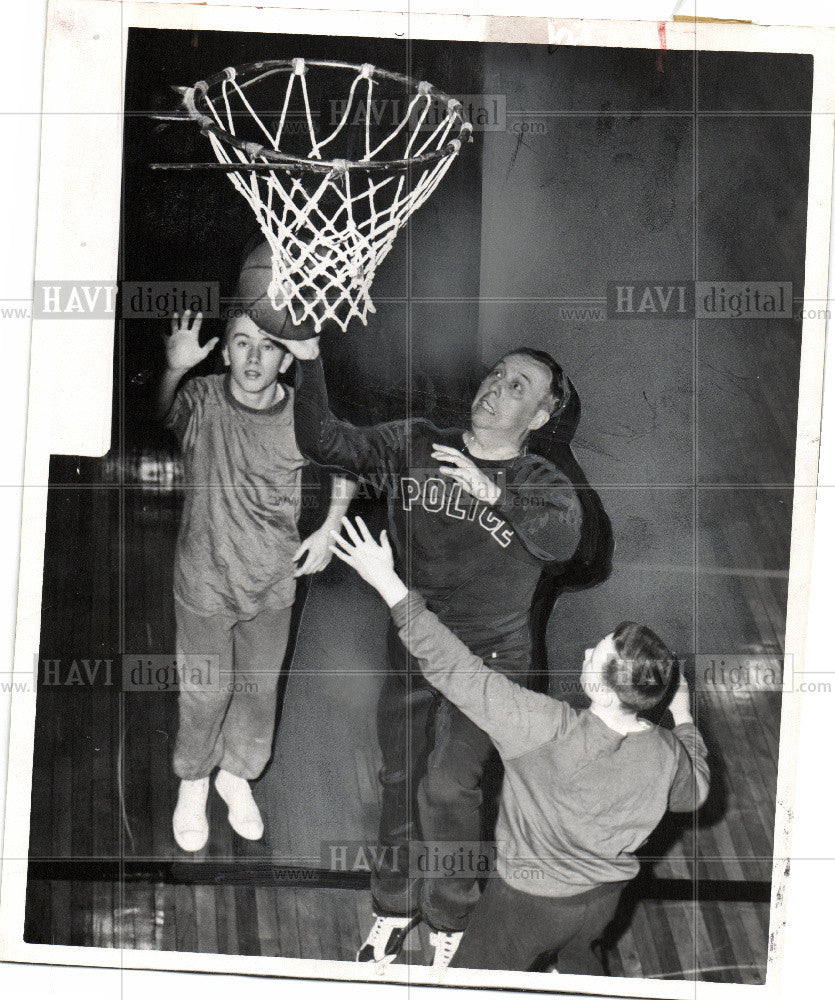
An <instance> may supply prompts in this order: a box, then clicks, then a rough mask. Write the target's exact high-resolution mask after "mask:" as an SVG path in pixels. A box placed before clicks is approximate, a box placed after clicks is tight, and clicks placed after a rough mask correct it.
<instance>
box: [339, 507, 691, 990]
mask: <svg viewBox="0 0 835 1000" xmlns="http://www.w3.org/2000/svg"><path fill="white" fill-rule="evenodd" d="M343 526H344V530H345V534H346V535H347V538H345V537H343V536H341V535H338V534H337V533H336V532H334V535H333V539H334V544H333V547H332V551H333V552H334V553H335V554H336V555H337V556H339V558H340V559H342V560H343V561H344V562H346V563H348V565H349V566H352V567H353V568H354V569H356V571H357V572H358V573H359V574H360V576H361V577H362V578H363V579H364V580H366V581H367V582H368V583H370V584H371V585H372V586H373V587H374V588H375V589H376V590H377V591H378V592H379V594H380V595H381V596H382V598H383V600H384V601H385V602H386V604H387V605H388V606H389V608H390V609H391V614H392V619H393V621H394V623H395V626H396V627H397V629H398V630H399V635H400V638H401V639H402V641H403V642H404V643H405V645H406V646H407V647H408V649H409V651H410V653H411V654H412V655H413V656H414V657H416V658H417V660H418V662H419V663H420V669H421V671H422V672H423V674H424V676H425V677H426V679H427V680H428V681H429V682H430V683H431V684H432V685H433V686H434V687H436V688H437V689H438V690H439V691H441V692H443V694H444V695H445V696H446V697H447V698H449V700H450V701H452V702H454V704H456V705H457V706H458V708H459V709H461V711H462V712H464V713H465V714H466V715H467V716H468V717H469V718H471V719H472V720H473V722H474V723H475V724H476V725H478V726H479V727H480V728H482V729H483V730H484V731H485V732H487V733H489V735H490V737H491V739H492V740H493V742H494V743H495V745H496V747H497V748H498V750H499V753H500V754H501V757H502V761H503V763H504V768H505V777H504V786H503V790H502V796H501V802H500V811H499V818H498V822H497V825H496V843H497V862H498V863H497V874H498V876H499V877H497V878H493V879H490V880H488V884H487V889H486V891H485V892H484V895H483V896H482V897H481V899H480V901H479V903H478V905H477V906H476V907H475V910H474V912H473V915H472V917H471V919H470V922H469V924H468V926H467V929H466V931H465V932H464V936H463V940H462V941H461V944H460V946H459V948H458V951H457V953H456V955H455V957H454V958H453V960H452V962H451V965H453V966H456V967H459V968H470V969H505V970H527V969H530V968H531V966H532V965H533V964H534V963H535V962H536V961H537V959H539V958H540V957H541V956H546V955H547V956H549V957H550V958H552V959H553V958H555V959H556V964H557V968H558V970H559V971H560V972H566V973H575V974H580V975H583V974H585V975H601V974H603V966H602V963H601V961H600V958H599V957H598V955H597V954H596V953H595V951H594V949H593V946H594V945H595V943H596V942H597V941H598V940H599V939H600V937H601V935H602V933H603V931H604V930H605V928H606V925H607V924H608V923H609V922H610V921H611V919H612V917H613V915H614V912H615V908H616V907H617V903H618V900H619V898H620V895H621V892H622V891H623V889H624V887H625V886H626V885H627V883H628V882H629V881H630V880H631V879H632V878H634V876H635V875H636V874H637V873H638V867H639V865H638V861H637V859H636V858H635V856H634V852H635V851H636V850H637V849H638V848H639V847H640V846H641V845H642V844H643V843H644V841H645V840H646V839H647V837H648V836H649V835H650V833H651V832H652V831H653V830H654V829H655V827H656V826H657V825H658V823H659V822H660V820H661V818H662V817H663V816H664V813H665V812H666V811H667V810H668V809H670V810H673V811H675V812H687V811H690V810H694V809H697V808H698V807H699V806H700V805H701V804H702V803H703V802H704V800H705V798H706V797H707V792H708V787H709V781H710V776H709V771H708V766H707V762H706V756H707V751H706V749H705V745H704V742H703V741H702V738H701V736H700V735H699V732H698V730H697V729H696V727H695V726H694V724H693V718H692V716H691V714H690V701H689V691H688V686H687V682H686V680H685V678H684V676H683V675H682V674H681V673H680V672H679V679H678V687H677V690H676V692H675V695H674V696H673V698H672V701H671V702H670V706H669V707H670V712H671V714H672V717H673V722H674V723H675V728H674V729H673V730H672V731H670V730H667V729H663V728H661V727H660V726H656V725H653V724H652V723H650V722H648V721H646V720H644V719H641V718H640V715H639V713H641V712H645V711H648V710H650V709H652V708H654V707H655V706H657V705H658V704H660V703H661V702H662V701H663V700H664V698H665V697H666V695H667V694H668V690H669V688H670V686H671V684H672V683H673V678H674V674H675V673H676V664H675V659H674V657H673V656H672V655H671V653H670V651H669V650H668V649H667V647H666V646H665V645H664V643H663V642H662V641H661V640H660V639H659V638H658V636H656V635H655V633H654V632H652V631H651V630H650V629H649V628H647V627H646V626H643V625H636V624H634V623H631V622H624V623H623V624H621V625H619V626H618V627H617V628H616V629H615V631H614V632H612V633H610V634H609V635H607V636H606V637H605V638H603V639H601V641H600V642H599V643H598V644H597V645H596V646H595V647H594V648H593V649H588V650H586V656H585V659H584V661H583V670H582V674H581V684H582V687H583V690H584V692H585V693H586V695H587V696H588V698H589V701H590V702H591V707H590V708H588V709H585V710H583V711H576V710H574V709H572V708H569V707H568V705H566V704H565V703H564V702H561V701H558V700H556V699H555V698H552V697H550V696H549V695H545V694H536V693H534V692H532V691H529V690H527V689H526V688H524V687H522V686H521V685H519V684H516V683H514V682H513V681H512V680H510V679H508V678H507V677H505V676H503V675H502V674H500V673H497V672H496V671H494V670H491V669H489V668H488V667H487V665H485V663H484V661H483V660H481V659H480V658H479V657H477V656H474V655H473V654H472V653H471V652H470V651H469V650H468V649H467V647H466V646H465V645H464V644H463V643H462V642H461V641H460V640H459V639H457V638H456V637H455V636H454V635H453V633H452V632H450V631H449V629H447V628H446V627H445V626H444V625H443V624H442V623H441V622H440V621H439V620H438V618H437V617H436V616H435V615H434V614H432V612H431V611H429V610H427V607H426V604H425V602H424V600H423V598H422V597H421V596H420V595H419V594H417V593H416V592H414V591H409V590H408V589H407V587H406V585H405V584H404V583H403V582H402V580H401V579H400V578H399V577H398V576H397V574H396V573H395V570H394V561H393V557H392V551H391V547H390V545H389V543H388V539H387V537H386V536H385V532H384V533H383V535H381V538H380V544H379V545H378V544H377V543H376V542H375V541H374V539H373V538H372V537H371V535H370V533H369V531H368V529H367V527H366V525H365V524H364V523H363V521H362V520H361V519H360V518H357V520H356V527H354V526H353V525H352V524H351V522H350V521H349V520H348V519H347V518H343Z"/></svg>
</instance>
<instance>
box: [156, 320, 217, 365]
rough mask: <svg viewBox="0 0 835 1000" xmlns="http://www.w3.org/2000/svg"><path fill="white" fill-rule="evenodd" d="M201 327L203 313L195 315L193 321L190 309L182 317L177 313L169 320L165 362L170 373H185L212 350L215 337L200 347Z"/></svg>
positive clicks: (215, 341) (214, 344)
mask: <svg viewBox="0 0 835 1000" xmlns="http://www.w3.org/2000/svg"><path fill="white" fill-rule="evenodd" d="M202 325H203V313H200V312H199V313H195V315H194V319H193V320H192V318H191V310H190V309H186V311H185V312H184V313H183V315H182V317H180V314H179V313H174V315H173V317H172V318H171V333H170V334H169V335H168V336H167V337H166V338H165V361H166V364H167V366H168V367H169V368H170V369H171V371H175V372H187V371H188V370H189V369H190V368H194V366H195V365H199V364H200V362H201V361H202V360H203V359H204V358H207V357H208V356H209V355H210V354H211V352H212V351H213V350H214V348H215V346H216V344H217V342H218V338H217V337H212V339H211V340H210V341H208V343H206V344H204V345H203V346H202V347H201V346H200V327H201V326H202Z"/></svg>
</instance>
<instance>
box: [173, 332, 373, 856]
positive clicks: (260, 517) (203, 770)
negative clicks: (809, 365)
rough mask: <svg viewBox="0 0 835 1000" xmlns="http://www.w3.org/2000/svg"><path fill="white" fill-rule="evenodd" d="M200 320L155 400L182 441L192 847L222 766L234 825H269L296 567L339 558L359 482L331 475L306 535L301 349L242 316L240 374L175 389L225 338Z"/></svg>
mask: <svg viewBox="0 0 835 1000" xmlns="http://www.w3.org/2000/svg"><path fill="white" fill-rule="evenodd" d="M201 323H202V316H201V314H200V313H197V315H196V316H195V317H194V318H193V319H192V317H191V315H190V313H189V312H185V313H184V314H183V316H182V318H180V317H179V316H177V314H175V316H174V319H173V320H172V323H171V334H170V336H169V337H168V338H167V341H166V362H167V364H166V369H165V372H164V373H163V375H162V379H161V381H160V386H159V394H158V400H157V415H158V417H159V419H161V420H163V421H164V423H165V426H167V427H169V428H170V429H171V430H172V431H173V432H174V433H175V434H176V436H177V438H178V440H179V442H180V446H181V448H182V452H183V461H184V465H185V481H186V497H185V505H184V508H183V515H182V522H181V524H180V532H179V536H178V538H177V550H176V555H175V565H174V600H175V613H176V624H177V656H178V660H179V663H180V667H181V670H180V694H179V729H178V732H177V739H176V743H175V746H174V756H173V767H174V772H175V773H176V774H177V775H178V777H179V778H180V779H181V780H180V789H179V795H178V798H177V806H176V808H175V810H174V817H173V827H174V838H175V840H176V841H177V843H178V844H179V846H180V847H181V848H182V849H183V850H184V851H199V850H201V849H202V848H203V847H204V846H205V844H206V841H207V840H208V836H209V824H208V820H207V818H206V800H207V796H208V792H209V776H210V775H211V773H212V771H213V770H214V769H215V768H219V771H218V773H217V777H216V778H215V788H216V789H217V791H218V794H219V795H220V796H221V798H222V799H223V800H224V801H225V802H226V804H227V805H228V807H229V823H230V825H231V826H232V828H233V829H234V830H235V831H236V832H237V833H238V834H239V835H240V836H241V837H245V838H246V839H248V840H258V839H259V838H260V837H261V835H262V834H263V831H264V824H263V821H262V819H261V814H260V811H259V809H258V806H257V805H256V803H255V800H254V799H253V797H252V791H251V789H250V786H249V781H250V780H252V779H254V778H257V777H258V776H259V775H260V774H261V772H262V771H263V770H264V767H265V766H266V764H267V761H268V760H269V758H270V754H271V752H272V740H273V728H274V725H275V710H276V694H277V685H278V678H279V671H280V669H281V663H282V660H283V659H284V653H285V650H286V647H287V638H288V632H289V628H290V611H291V608H292V605H293V600H294V598H295V592H296V578H298V577H300V576H302V575H304V574H309V573H317V572H319V570H321V569H324V567H325V566H326V565H327V564H328V562H329V561H330V558H331V556H330V552H329V551H328V542H329V532H330V530H331V528H333V527H334V526H338V524H339V522H340V518H341V517H342V515H343V514H344V513H345V511H346V510H347V508H348V504H349V502H350V498H351V496H352V495H353V491H354V486H353V483H351V482H350V481H348V480H346V479H343V478H342V477H334V479H333V483H332V495H331V501H330V509H329V511H328V514H327V518H326V520H325V523H324V524H323V525H322V526H321V527H320V528H319V529H318V530H317V531H314V532H313V533H312V534H311V535H309V536H308V537H307V538H306V539H305V541H304V542H301V543H300V539H299V533H298V529H297V527H296V523H297V520H298V517H299V513H300V508H301V470H302V467H303V466H304V465H305V464H306V459H305V458H304V457H303V456H302V454H301V452H300V451H299V449H298V447H297V445H296V438H295V434H294V430H293V390H292V389H289V388H286V387H285V386H283V385H282V384H281V383H280V382H279V381H278V380H277V379H278V375H279V374H280V373H281V372H283V371H286V369H287V368H288V367H289V365H290V363H291V362H292V360H293V357H292V355H291V354H288V353H287V352H286V351H285V350H284V349H283V348H282V347H281V346H280V345H279V344H278V343H277V342H276V340H275V338H274V337H273V336H272V335H271V334H269V333H267V332H265V331H264V330H262V329H261V328H259V327H258V326H257V325H256V323H255V322H254V321H253V320H252V319H251V318H250V316H249V315H247V314H246V313H243V314H242V315H240V316H238V317H236V318H234V319H232V320H230V321H229V323H228V324H227V327H226V330H225V333H224V342H223V348H222V353H223V360H224V362H225V363H226V365H227V366H228V368H229V371H228V372H227V373H226V374H225V375H208V376H203V377H196V378H192V379H190V380H189V381H187V382H186V383H185V384H184V385H182V386H181V387H180V388H179V390H178V386H179V385H180V382H181V381H182V379H183V378H184V376H185V375H186V373H187V372H188V371H189V370H190V369H191V368H193V367H194V366H195V365H196V364H198V363H199V362H201V361H202V360H203V359H204V358H205V357H207V356H208V354H209V353H210V352H211V351H212V349H213V348H214V347H215V345H216V344H217V342H218V338H216V337H215V338H213V339H211V340H210V341H209V342H208V343H207V344H205V345H204V346H202V347H201V346H200V341H199V333H200V326H201ZM303 557H304V561H303V562H301V563H300V562H299V560H301V559H302V558H303ZM209 658H216V659H215V660H211V659H209ZM212 663H213V664H214V666H211V664H212Z"/></svg>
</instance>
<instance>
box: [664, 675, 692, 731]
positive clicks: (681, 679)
mask: <svg viewBox="0 0 835 1000" xmlns="http://www.w3.org/2000/svg"><path fill="white" fill-rule="evenodd" d="M670 715H672V717H673V723H674V724H675V725H677V726H681V725H683V724H684V723H685V722H692V721H693V716H692V714H691V712H690V685H689V684H688V683H687V678H686V677H685V676H684V671H683V670H682V669H681V667H679V670H678V688H677V689H676V693H675V694H674V695H673V697H672V699H671V700H670Z"/></svg>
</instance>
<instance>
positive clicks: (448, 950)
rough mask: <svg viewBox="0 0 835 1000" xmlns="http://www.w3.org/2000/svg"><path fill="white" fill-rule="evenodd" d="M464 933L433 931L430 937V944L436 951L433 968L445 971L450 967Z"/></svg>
mask: <svg viewBox="0 0 835 1000" xmlns="http://www.w3.org/2000/svg"><path fill="white" fill-rule="evenodd" d="M463 933H464V932H463V931H433V933H432V934H430V935H429V943H430V944H431V945H432V946H433V947H434V949H435V955H434V958H433V960H432V967H433V968H435V969H445V968H446V967H447V966H448V965H449V963H450V962H451V961H452V958H453V956H454V955H455V952H456V951H457V950H458V945H459V944H460V943H461V936H462V935H463Z"/></svg>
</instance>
